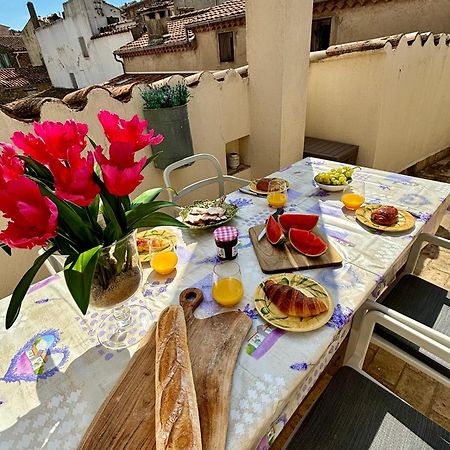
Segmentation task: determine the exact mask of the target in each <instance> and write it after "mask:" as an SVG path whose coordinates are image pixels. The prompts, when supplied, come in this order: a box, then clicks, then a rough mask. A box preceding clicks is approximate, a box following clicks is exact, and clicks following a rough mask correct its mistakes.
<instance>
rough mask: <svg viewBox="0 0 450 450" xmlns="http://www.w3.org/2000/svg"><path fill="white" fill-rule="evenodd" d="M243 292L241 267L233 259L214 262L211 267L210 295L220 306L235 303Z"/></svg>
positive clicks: (229, 305) (228, 305) (239, 299)
mask: <svg viewBox="0 0 450 450" xmlns="http://www.w3.org/2000/svg"><path fill="white" fill-rule="evenodd" d="M243 294H244V287H243V285H242V278H241V269H240V267H239V264H238V263H237V262H235V261H228V262H223V263H219V264H216V265H215V266H214V269H213V288H212V296H213V297H214V300H215V301H216V302H217V303H219V304H220V305H222V306H226V307H231V306H234V305H237V304H238V303H239V302H240V301H241V298H242V296H243Z"/></svg>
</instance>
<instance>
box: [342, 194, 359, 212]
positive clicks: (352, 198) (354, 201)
mask: <svg viewBox="0 0 450 450" xmlns="http://www.w3.org/2000/svg"><path fill="white" fill-rule="evenodd" d="M341 201H342V203H343V204H344V205H345V207H346V208H347V209H358V208H359V207H360V206H361V205H362V204H363V203H364V197H363V196H362V195H360V194H355V193H353V192H349V193H348V194H344V195H343V196H342V198H341Z"/></svg>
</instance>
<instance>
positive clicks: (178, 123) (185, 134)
mask: <svg viewBox="0 0 450 450" xmlns="http://www.w3.org/2000/svg"><path fill="white" fill-rule="evenodd" d="M144 117H145V118H146V120H148V123H149V127H150V128H153V129H154V130H155V133H161V134H162V135H163V136H164V141H163V142H162V143H161V144H159V145H158V146H156V147H155V148H154V149H153V148H152V152H154V153H158V152H162V153H161V154H160V155H159V156H158V158H156V159H155V167H157V168H158V169H165V168H166V167H167V166H168V165H169V164H172V163H173V162H175V161H179V160H180V159H183V158H186V157H187V156H191V155H193V154H194V149H193V146H192V137H191V129H190V127H189V116H188V109H187V104H186V105H182V106H174V107H173V108H160V109H144Z"/></svg>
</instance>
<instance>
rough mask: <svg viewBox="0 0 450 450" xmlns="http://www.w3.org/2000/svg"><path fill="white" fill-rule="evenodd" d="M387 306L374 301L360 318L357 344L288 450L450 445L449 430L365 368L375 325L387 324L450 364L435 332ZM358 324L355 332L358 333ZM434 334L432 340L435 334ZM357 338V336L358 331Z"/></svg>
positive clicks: (449, 350) (448, 352)
mask: <svg viewBox="0 0 450 450" xmlns="http://www.w3.org/2000/svg"><path fill="white" fill-rule="evenodd" d="M401 319H402V320H399V318H398V317H397V315H396V314H392V311H390V310H389V311H387V312H386V311H385V308H384V307H383V306H382V305H379V304H377V303H375V302H369V303H367V304H366V305H365V308H363V309H362V312H361V313H360V314H359V316H358V325H359V326H358V327H357V330H356V335H357V341H356V344H357V345H356V346H352V348H348V349H347V355H346V360H345V362H344V367H342V368H341V369H339V370H338V372H337V373H336V374H335V375H334V376H333V378H332V380H331V382H330V383H329V385H328V386H327V388H326V389H325V391H324V392H323V393H322V394H321V396H320V398H319V399H318V400H317V402H316V403H315V405H314V406H313V408H312V409H311V411H310V412H309V413H308V414H307V415H306V417H305V419H304V421H303V422H301V423H300V425H299V426H298V427H297V429H296V430H295V431H294V433H293V434H292V435H291V437H290V439H289V441H288V443H287V444H286V446H285V447H284V449H285V450H297V449H300V448H308V449H320V450H344V449H345V450H347V449H349V448H357V449H361V450H369V449H374V448H408V449H409V448H411V449H412V448H414V449H429V448H435V449H448V445H449V442H450V432H449V431H447V430H444V429H443V428H441V427H440V426H439V425H437V424H436V423H434V422H432V421H431V420H430V419H428V418H426V417H425V416H423V415H422V414H420V413H419V412H418V411H416V410H415V409H413V408H412V407H411V406H409V405H408V404H407V403H405V402H404V401H402V400H401V399H399V398H398V397H397V396H395V395H394V394H392V393H391V392H390V391H389V390H388V389H386V388H385V387H384V386H382V385H381V384H380V383H378V382H377V381H375V380H374V379H373V378H372V377H370V376H369V375H367V374H365V373H364V372H363V371H362V364H363V362H364V358H365V355H366V351H367V348H368V346H369V342H370V340H371V335H372V332H373V330H374V327H375V325H382V326H384V327H386V328H388V329H390V330H391V331H393V332H395V333H398V334H399V335H401V336H402V337H403V338H405V339H408V340H411V342H412V343H414V344H415V345H418V346H421V347H422V348H425V349H426V350H427V351H429V352H432V353H434V354H438V355H440V356H441V357H442V358H444V359H445V360H446V361H447V362H450V348H449V347H448V344H447V345H443V344H441V343H440V342H438V340H439V339H438V338H437V336H433V334H434V333H433V332H430V331H429V330H425V328H427V327H423V328H424V329H422V331H423V332H424V333H426V334H421V333H420V332H419V331H418V328H421V327H418V328H416V324H414V327H412V326H409V325H408V324H406V323H404V321H403V318H401ZM354 331H355V330H354V325H353V326H352V333H354ZM430 336H432V338H430ZM354 337H355V335H354Z"/></svg>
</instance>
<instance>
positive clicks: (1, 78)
mask: <svg viewBox="0 0 450 450" xmlns="http://www.w3.org/2000/svg"><path fill="white" fill-rule="evenodd" d="M46 82H47V83H50V78H49V76H48V73H47V69H46V68H45V67H44V66H38V67H11V68H8V69H0V86H1V87H2V88H6V89H15V88H20V87H27V86H33V85H35V84H37V83H46Z"/></svg>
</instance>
